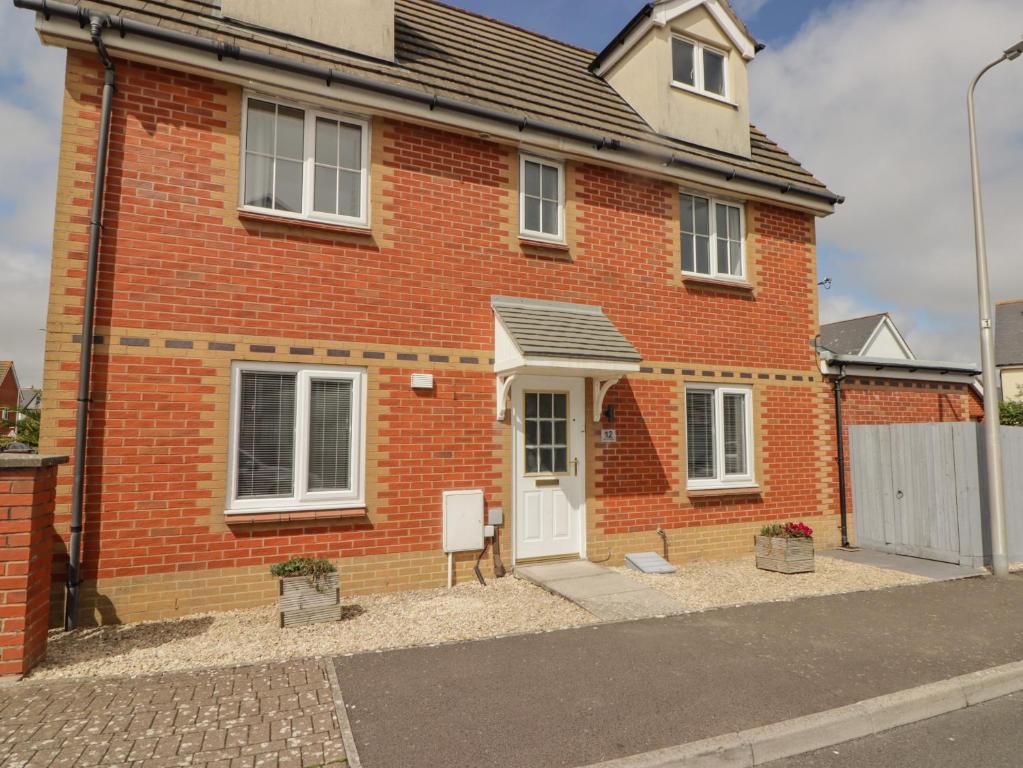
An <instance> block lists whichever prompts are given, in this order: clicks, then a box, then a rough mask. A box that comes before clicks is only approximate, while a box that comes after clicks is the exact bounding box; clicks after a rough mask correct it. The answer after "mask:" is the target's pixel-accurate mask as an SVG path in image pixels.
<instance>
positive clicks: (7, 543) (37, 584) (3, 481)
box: [0, 454, 64, 676]
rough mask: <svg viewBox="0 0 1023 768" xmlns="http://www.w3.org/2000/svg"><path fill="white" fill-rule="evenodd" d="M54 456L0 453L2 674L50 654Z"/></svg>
mask: <svg viewBox="0 0 1023 768" xmlns="http://www.w3.org/2000/svg"><path fill="white" fill-rule="evenodd" d="M55 461H56V460H52V459H41V458H40V457H38V456H25V457H22V456H15V455H13V454H8V455H7V456H0V676H2V675H23V674H25V673H26V672H28V671H29V670H31V669H32V667H34V666H35V665H36V664H37V663H39V661H41V660H42V659H43V657H44V656H45V655H46V632H47V628H48V626H49V610H50V568H51V563H52V546H53V506H54V491H55V488H56V480H57V466H56V463H55ZM59 461H64V459H61V460H59ZM32 464H45V466H25V465H32Z"/></svg>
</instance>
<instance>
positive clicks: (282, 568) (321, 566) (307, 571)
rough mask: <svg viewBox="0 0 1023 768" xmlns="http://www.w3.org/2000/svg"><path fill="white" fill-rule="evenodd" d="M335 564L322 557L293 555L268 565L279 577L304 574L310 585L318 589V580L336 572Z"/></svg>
mask: <svg viewBox="0 0 1023 768" xmlns="http://www.w3.org/2000/svg"><path fill="white" fill-rule="evenodd" d="M336 572H337V566H335V565H334V564H333V563H332V562H330V560H327V559H325V558H322V557H293V558H291V559H290V560H285V561H284V562H283V563H274V564H273V565H271V566H270V573H271V574H273V575H274V576H277V577H279V578H282V579H284V578H288V577H290V576H305V577H306V578H307V579H308V580H309V584H310V585H311V586H314V587H316V589H317V590H319V589H320V581H321V580H322V579H323V577H324V576H326V575H327V574H330V573H336Z"/></svg>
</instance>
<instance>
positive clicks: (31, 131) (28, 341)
mask: <svg viewBox="0 0 1023 768" xmlns="http://www.w3.org/2000/svg"><path fill="white" fill-rule="evenodd" d="M33 21H34V16H33V14H31V13H27V12H25V11H20V10H17V9H15V8H14V7H13V6H11V5H10V4H8V3H4V4H3V5H0V72H2V73H3V76H2V78H0V125H3V136H4V140H3V141H2V142H0V177H2V178H3V179H4V180H5V182H7V183H5V184H3V185H0V232H2V233H3V237H2V238H0V275H3V285H4V291H3V298H2V301H0V329H2V334H0V358H2V359H13V360H14V362H15V366H16V367H17V371H18V378H19V380H20V381H21V384H22V385H23V386H28V385H30V384H36V385H40V384H42V367H43V339H44V334H43V333H42V332H41V331H40V330H39V329H41V328H43V327H44V326H45V324H46V297H47V288H48V285H49V278H50V245H51V241H52V236H53V210H54V199H55V188H56V176H57V150H58V147H59V132H60V105H61V98H62V94H63V85H64V77H63V69H64V68H63V62H64V55H63V52H62V51H57V50H55V49H48V48H43V46H42V45H41V44H40V43H39V38H38V37H37V36H36V34H35V32H34V30H33V28H32V25H33Z"/></svg>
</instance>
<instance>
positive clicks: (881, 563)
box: [818, 549, 987, 581]
mask: <svg viewBox="0 0 1023 768" xmlns="http://www.w3.org/2000/svg"><path fill="white" fill-rule="evenodd" d="M818 554H819V555H821V556H823V557H833V558H835V559H836V560H845V561H847V562H850V563H860V564H861V565H872V566H874V567H875V568H884V569H886V570H889V571H900V572H901V573H912V574H914V575H916V576H924V577H926V578H928V579H934V580H935V581H947V580H949V579H968V578H971V577H973V576H984V575H986V574H987V571H985V570H983V569H979V568H968V567H966V566H961V565H954V564H952V563H941V562H938V561H937V560H924V559H923V558H920V557H909V556H908V555H895V554H891V553H889V552H876V551H874V550H872V549H857V550H851V551H850V550H843V549H832V550H828V551H825V552H818Z"/></svg>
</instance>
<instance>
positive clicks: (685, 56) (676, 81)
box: [671, 37, 728, 99]
mask: <svg viewBox="0 0 1023 768" xmlns="http://www.w3.org/2000/svg"><path fill="white" fill-rule="evenodd" d="M671 57H672V62H671V71H672V84H673V85H677V86H679V87H680V88H685V89H687V90H691V91H697V92H698V93H704V94H707V95H709V96H713V97H715V98H719V99H727V98H728V76H727V70H726V65H727V60H728V54H727V53H725V52H724V51H719V50H718V49H716V48H711V47H710V46H708V45H705V44H704V43H698V42H696V41H695V40H690V39H689V38H686V37H673V38H672V40H671Z"/></svg>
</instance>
